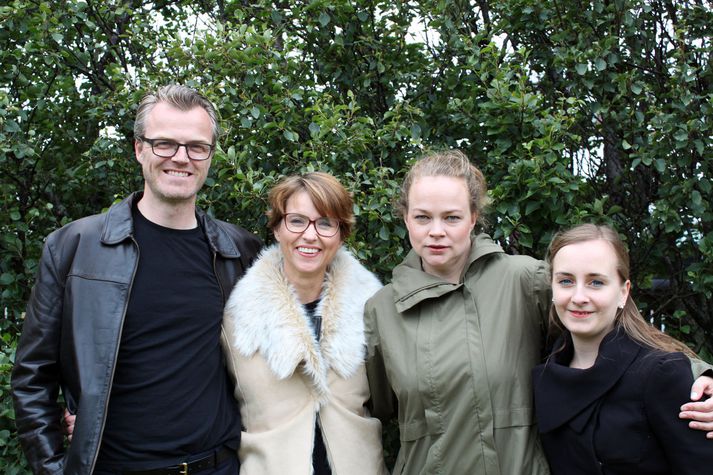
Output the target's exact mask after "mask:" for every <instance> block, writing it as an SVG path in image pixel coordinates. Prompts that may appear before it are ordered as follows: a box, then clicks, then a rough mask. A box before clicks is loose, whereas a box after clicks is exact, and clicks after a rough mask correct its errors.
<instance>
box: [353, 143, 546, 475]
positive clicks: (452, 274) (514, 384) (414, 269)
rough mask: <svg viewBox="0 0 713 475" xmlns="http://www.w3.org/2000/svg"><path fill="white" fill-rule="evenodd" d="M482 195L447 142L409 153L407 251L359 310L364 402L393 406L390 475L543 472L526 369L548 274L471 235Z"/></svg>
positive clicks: (539, 333) (535, 344) (388, 411)
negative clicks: (397, 443) (395, 427)
mask: <svg viewBox="0 0 713 475" xmlns="http://www.w3.org/2000/svg"><path fill="white" fill-rule="evenodd" d="M485 203H486V185H485V179H484V178H483V175H482V173H481V172H480V170H478V169H477V168H476V167H475V166H473V165H472V164H471V163H470V162H469V161H468V158H467V157H466V156H465V155H463V154H462V153H460V152H457V151H452V152H444V153H437V154H433V155H430V156H427V157H426V158H424V159H422V160H420V161H419V162H417V163H416V165H414V167H413V168H412V169H411V171H410V172H409V173H408V175H407V177H406V179H405V181H404V184H403V187H402V192H401V202H400V203H399V205H400V206H399V208H400V211H401V213H402V215H403V217H404V221H405V223H406V227H407V228H408V231H409V240H410V241H411V245H412V247H413V250H412V251H411V252H410V253H409V254H408V256H407V257H406V259H405V260H404V262H402V263H401V264H400V265H398V266H397V267H396V268H395V269H394V271H393V279H392V282H391V283H390V284H389V285H387V286H386V287H384V288H382V289H381V290H380V291H379V292H377V293H376V294H375V295H374V297H372V298H371V299H370V300H369V301H368V302H367V305H366V310H365V326H366V332H367V344H368V357H367V376H368V379H369V386H370V390H371V394H372V400H371V403H372V413H373V415H376V416H377V417H379V418H381V419H382V420H388V419H390V418H392V417H394V416H395V415H397V416H398V422H399V431H400V439H401V450H400V451H399V455H398V457H397V460H396V466H395V468H394V471H393V473H394V474H395V475H396V474H408V475H415V474H447V475H466V474H477V475H479V474H482V475H485V474H487V475H544V474H548V473H549V468H548V465H547V462H546V460H545V457H544V454H543V452H542V449H541V446H540V442H539V439H538V436H537V429H536V427H535V420H534V413H533V396H532V385H531V375H530V372H531V369H532V368H533V367H534V366H535V365H536V364H537V363H539V361H540V359H541V357H542V356H543V355H542V349H543V335H544V334H545V331H544V327H545V324H546V321H547V312H548V310H549V305H550V301H551V294H550V284H549V280H548V274H547V271H546V267H545V264H544V263H543V262H542V261H538V260H535V259H532V258H530V257H526V256H511V255H507V254H505V253H504V252H503V250H502V249H501V248H500V247H499V246H498V245H497V244H495V243H494V242H493V241H492V240H491V239H490V238H489V237H488V236H487V235H485V234H478V235H475V236H473V234H472V233H473V230H474V229H475V226H476V223H477V222H478V221H479V218H480V216H481V212H482V210H483V208H484V206H485Z"/></svg>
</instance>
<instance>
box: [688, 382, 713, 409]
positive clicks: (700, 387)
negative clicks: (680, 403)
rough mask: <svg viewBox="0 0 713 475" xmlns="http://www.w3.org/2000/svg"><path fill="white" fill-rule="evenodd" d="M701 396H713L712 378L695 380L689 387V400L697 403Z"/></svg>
mask: <svg viewBox="0 0 713 475" xmlns="http://www.w3.org/2000/svg"><path fill="white" fill-rule="evenodd" d="M703 395H708V396H711V395H713V378H711V377H709V376H701V377H699V378H697V379H696V380H695V381H694V382H693V386H691V400H693V401H698V400H699V399H700V398H701V397H702V396H703ZM712 407H713V406H712Z"/></svg>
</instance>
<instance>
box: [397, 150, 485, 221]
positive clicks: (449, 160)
mask: <svg viewBox="0 0 713 475" xmlns="http://www.w3.org/2000/svg"><path fill="white" fill-rule="evenodd" d="M424 176H449V177H455V178H463V179H464V180H465V183H466V186H467V188H468V195H469V197H470V198H469V199H470V203H469V204H470V211H471V212H476V213H478V224H479V225H480V227H481V228H482V227H484V226H485V225H486V222H485V218H484V214H485V213H484V211H485V208H486V207H487V205H488V195H487V193H488V186H487V184H486V182H485V177H484V176H483V172H481V171H480V169H479V168H478V167H476V166H475V165H473V164H472V163H471V162H470V160H468V157H467V156H466V155H465V154H464V153H463V152H461V151H460V150H447V151H443V152H432V153H428V154H426V155H424V156H423V157H422V158H421V159H419V160H418V161H417V162H416V163H415V164H414V165H413V166H412V167H411V169H410V170H409V171H408V173H407V174H406V177H405V178H404V182H403V184H402V185H401V193H400V196H399V199H398V201H397V202H396V211H397V212H398V213H399V214H400V215H401V216H402V217H406V214H407V213H408V204H409V203H408V194H409V191H411V186H412V185H413V182H414V181H416V179H418V178H421V177H424Z"/></svg>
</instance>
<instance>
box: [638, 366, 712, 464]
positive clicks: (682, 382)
mask: <svg viewBox="0 0 713 475" xmlns="http://www.w3.org/2000/svg"><path fill="white" fill-rule="evenodd" d="M691 382H692V377H691V372H690V364H689V361H688V359H687V358H686V357H685V356H683V355H682V354H681V353H669V354H666V355H665V356H663V357H662V358H660V360H659V361H658V362H657V363H656V365H655V367H654V368H653V369H652V371H651V373H650V376H649V378H648V381H647V383H646V389H645V391H646V395H645V398H646V412H647V416H648V419H649V422H650V425H651V427H652V428H653V431H654V433H655V434H656V437H657V438H658V440H659V441H660V443H661V446H662V447H663V449H664V451H665V453H666V458H667V459H668V460H669V462H670V464H671V470H672V471H673V472H674V473H679V474H689V473H690V474H698V473H704V472H705V471H706V470H707V469H706V467H711V466H713V447H711V442H710V441H709V440H707V439H706V437H705V434H704V433H702V432H700V431H696V430H692V429H690V428H689V427H688V425H687V423H686V421H683V420H681V419H680V418H679V417H678V414H677V413H678V410H679V408H680V406H681V404H682V403H683V402H685V401H687V400H688V395H689V391H690V387H691Z"/></svg>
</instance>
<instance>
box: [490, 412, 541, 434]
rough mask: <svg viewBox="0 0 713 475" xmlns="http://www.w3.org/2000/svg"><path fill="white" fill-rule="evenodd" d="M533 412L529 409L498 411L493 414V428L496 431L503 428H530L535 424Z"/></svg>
mask: <svg viewBox="0 0 713 475" xmlns="http://www.w3.org/2000/svg"><path fill="white" fill-rule="evenodd" d="M534 415H535V411H534V409H533V408H531V407H518V408H515V409H500V410H497V411H494V412H493V426H494V427H495V428H496V429H502V428H505V427H519V426H531V425H533V424H535V417H534Z"/></svg>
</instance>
